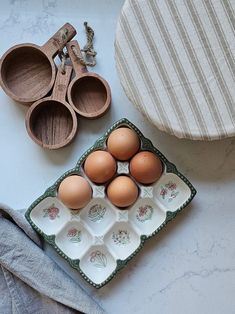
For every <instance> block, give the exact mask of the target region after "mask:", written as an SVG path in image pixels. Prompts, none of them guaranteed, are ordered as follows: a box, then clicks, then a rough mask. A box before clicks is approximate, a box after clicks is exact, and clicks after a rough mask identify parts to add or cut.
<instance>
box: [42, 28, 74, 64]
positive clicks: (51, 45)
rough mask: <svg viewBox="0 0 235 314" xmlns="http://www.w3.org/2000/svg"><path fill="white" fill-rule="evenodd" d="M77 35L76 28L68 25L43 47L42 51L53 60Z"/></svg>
mask: <svg viewBox="0 0 235 314" xmlns="http://www.w3.org/2000/svg"><path fill="white" fill-rule="evenodd" d="M76 34H77V32H76V30H75V28H74V27H73V26H72V25H71V24H69V23H66V24H64V26H62V27H61V28H60V29H59V30H58V31H57V32H56V33H55V34H54V35H53V36H52V37H51V38H50V39H49V40H48V41H47V42H46V43H45V44H44V45H43V46H42V47H41V49H42V50H43V52H44V53H45V54H46V55H47V56H48V57H51V58H53V57H55V55H56V54H57V53H58V52H59V51H60V50H62V49H63V48H64V46H65V45H66V43H67V42H68V41H69V40H71V39H72V38H73V37H74V36H75V35H76Z"/></svg>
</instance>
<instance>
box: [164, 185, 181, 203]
mask: <svg viewBox="0 0 235 314" xmlns="http://www.w3.org/2000/svg"><path fill="white" fill-rule="evenodd" d="M178 194H179V191H177V184H176V183H174V182H172V181H169V182H168V183H166V184H165V185H164V186H163V185H162V186H161V190H160V195H161V197H162V199H163V200H164V199H165V198H166V196H168V202H171V201H172V200H173V199H174V198H176V196H177V195H178Z"/></svg>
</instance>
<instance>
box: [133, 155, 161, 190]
mask: <svg viewBox="0 0 235 314" xmlns="http://www.w3.org/2000/svg"><path fill="white" fill-rule="evenodd" d="M130 173H131V175H132V177H133V178H135V179H136V181H138V182H140V183H143V184H150V183H153V182H155V181H157V180H158V179H159V178H160V176H161V174H162V163H161V160H160V159H159V158H158V157H157V156H156V155H155V154H153V153H151V152H148V151H142V152H140V153H138V154H136V155H135V156H134V157H133V158H132V159H131V162H130Z"/></svg>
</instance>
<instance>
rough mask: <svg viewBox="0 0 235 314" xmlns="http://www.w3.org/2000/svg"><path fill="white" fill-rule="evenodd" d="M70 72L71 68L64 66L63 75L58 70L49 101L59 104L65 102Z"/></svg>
mask: <svg viewBox="0 0 235 314" xmlns="http://www.w3.org/2000/svg"><path fill="white" fill-rule="evenodd" d="M72 70H73V68H72V67H71V66H70V65H66V66H65V73H62V71H61V70H60V69H59V70H58V72H57V75H56V80H55V85H54V88H53V92H52V96H51V99H53V100H58V101H61V102H64V101H65V97H66V93H67V88H68V85H69V82H70V78H71V74H72Z"/></svg>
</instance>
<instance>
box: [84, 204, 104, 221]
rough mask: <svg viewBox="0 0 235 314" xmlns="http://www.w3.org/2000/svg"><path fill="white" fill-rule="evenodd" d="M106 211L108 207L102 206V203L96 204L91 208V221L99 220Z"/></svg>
mask: <svg viewBox="0 0 235 314" xmlns="http://www.w3.org/2000/svg"><path fill="white" fill-rule="evenodd" d="M105 213H106V207H104V206H102V205H101V204H95V205H93V206H91V208H90V209H89V212H88V217H89V219H90V220H91V221H94V222H97V221H100V220H101V219H103V217H104V215H105Z"/></svg>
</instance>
